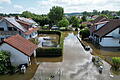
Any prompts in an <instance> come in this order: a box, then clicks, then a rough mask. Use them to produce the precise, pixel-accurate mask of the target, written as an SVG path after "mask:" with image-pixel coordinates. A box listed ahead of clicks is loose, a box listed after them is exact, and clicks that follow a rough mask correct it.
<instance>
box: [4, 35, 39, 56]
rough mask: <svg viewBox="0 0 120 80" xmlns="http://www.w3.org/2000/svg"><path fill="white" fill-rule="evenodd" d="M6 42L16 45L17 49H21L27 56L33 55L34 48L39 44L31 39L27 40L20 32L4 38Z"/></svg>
mask: <svg viewBox="0 0 120 80" xmlns="http://www.w3.org/2000/svg"><path fill="white" fill-rule="evenodd" d="M4 42H5V43H7V44H9V45H10V46H12V47H14V48H15V49H17V50H19V51H21V52H22V53H24V54H25V55H27V56H31V55H32V54H33V52H34V50H35V49H36V48H37V45H35V44H33V43H32V42H30V41H29V40H26V39H25V38H23V37H22V36H20V35H18V34H17V35H15V36H12V37H9V38H7V39H4Z"/></svg>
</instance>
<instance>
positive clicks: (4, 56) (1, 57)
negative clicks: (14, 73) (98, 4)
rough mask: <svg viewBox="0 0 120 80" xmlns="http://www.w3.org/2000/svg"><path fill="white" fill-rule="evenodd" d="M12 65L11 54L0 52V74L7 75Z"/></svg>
mask: <svg viewBox="0 0 120 80" xmlns="http://www.w3.org/2000/svg"><path fill="white" fill-rule="evenodd" d="M9 63H10V53H9V52H7V51H0V73H5V72H6V71H7V70H8V68H7V67H8V66H9Z"/></svg>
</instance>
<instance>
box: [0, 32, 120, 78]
mask: <svg viewBox="0 0 120 80" xmlns="http://www.w3.org/2000/svg"><path fill="white" fill-rule="evenodd" d="M63 34H64V36H65V39H64V49H63V57H55V58H41V57H40V58H35V59H32V65H30V66H29V67H28V69H27V72H26V73H25V74H20V73H16V74H13V75H10V74H8V75H0V80H9V79H11V80H30V79H32V80H120V76H119V75H113V74H112V73H111V72H110V68H111V66H110V65H109V64H108V63H106V62H105V61H103V63H104V66H103V67H104V68H103V73H102V74H99V72H98V69H97V68H96V66H95V65H94V64H93V63H92V62H91V58H92V55H91V54H90V52H89V51H85V50H84V49H83V47H82V45H81V43H80V42H79V40H78V39H77V37H76V36H75V35H76V34H77V33H73V32H63ZM36 63H37V64H36ZM36 69H37V70H36Z"/></svg>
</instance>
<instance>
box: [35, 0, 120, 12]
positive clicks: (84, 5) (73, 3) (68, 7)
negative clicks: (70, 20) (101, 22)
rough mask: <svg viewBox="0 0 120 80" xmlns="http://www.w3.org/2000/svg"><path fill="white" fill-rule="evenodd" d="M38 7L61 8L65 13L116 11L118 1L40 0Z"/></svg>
mask: <svg viewBox="0 0 120 80" xmlns="http://www.w3.org/2000/svg"><path fill="white" fill-rule="evenodd" d="M37 3H38V5H40V6H43V7H45V8H47V9H48V8H51V7H52V6H61V7H63V8H64V10H65V12H82V11H92V10H94V9H96V10H107V9H108V10H118V9H119V5H120V0H42V1H37Z"/></svg>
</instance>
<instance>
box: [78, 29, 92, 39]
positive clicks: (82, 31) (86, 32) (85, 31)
mask: <svg viewBox="0 0 120 80" xmlns="http://www.w3.org/2000/svg"><path fill="white" fill-rule="evenodd" d="M80 35H82V39H84V38H87V37H89V36H90V31H89V29H88V28H87V27H85V28H83V29H82V30H81V31H80Z"/></svg>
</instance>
